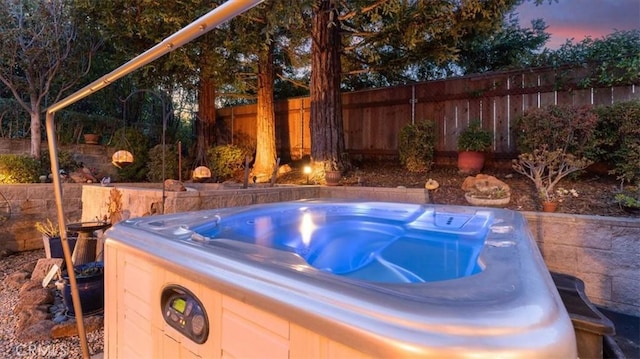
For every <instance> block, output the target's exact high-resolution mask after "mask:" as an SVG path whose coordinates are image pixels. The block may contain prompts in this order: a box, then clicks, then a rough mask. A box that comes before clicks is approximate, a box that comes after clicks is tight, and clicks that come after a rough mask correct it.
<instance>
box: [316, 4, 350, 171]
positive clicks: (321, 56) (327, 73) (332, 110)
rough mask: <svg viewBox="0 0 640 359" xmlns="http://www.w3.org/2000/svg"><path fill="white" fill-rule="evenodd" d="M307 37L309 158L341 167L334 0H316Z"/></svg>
mask: <svg viewBox="0 0 640 359" xmlns="http://www.w3.org/2000/svg"><path fill="white" fill-rule="evenodd" d="M311 39H312V44H311V81H310V93H311V96H310V97H311V158H312V160H313V161H314V162H315V163H316V165H318V163H322V164H323V165H324V169H325V170H342V169H344V166H345V163H343V162H342V158H341V154H342V153H343V152H344V133H343V128H342V100H341V97H340V73H341V71H342V69H341V66H340V48H341V43H340V26H339V24H338V11H337V10H336V8H335V4H334V0H316V2H315V6H314V16H313V24H312V30H311Z"/></svg>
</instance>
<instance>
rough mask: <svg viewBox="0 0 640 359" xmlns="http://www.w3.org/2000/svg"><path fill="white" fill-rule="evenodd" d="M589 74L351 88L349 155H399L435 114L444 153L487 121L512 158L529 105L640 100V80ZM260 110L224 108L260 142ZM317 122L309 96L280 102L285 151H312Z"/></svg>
mask: <svg viewBox="0 0 640 359" xmlns="http://www.w3.org/2000/svg"><path fill="white" fill-rule="evenodd" d="M585 74H586V72H585V70H583V69H534V70H525V71H520V72H517V71H511V72H505V73H497V74H484V75H478V76H469V77H461V78H454V79H447V80H438V81H430V82H424V83H416V84H412V85H407V86H398V87H391V88H379V89H372V90H368V91H357V92H351V93H344V94H343V95H342V103H343V111H342V116H343V127H344V138H345V146H346V149H347V151H348V152H350V153H360V154H363V155H365V156H376V154H382V155H385V154H397V145H398V134H399V132H400V130H401V129H402V127H403V126H405V125H406V124H408V123H411V122H412V121H420V120H424V119H428V120H434V121H435V122H436V131H437V139H436V151H437V152H442V153H446V152H452V151H456V139H457V136H458V133H459V132H460V130H461V128H464V127H466V126H467V125H468V123H469V121H470V120H473V119H481V120H482V123H483V127H484V128H486V129H489V130H491V131H492V132H493V136H494V143H493V150H494V152H495V155H496V156H506V157H509V156H513V155H514V154H515V153H516V152H517V146H516V143H515V138H514V133H513V131H512V128H513V125H514V123H515V121H516V119H517V118H518V117H519V116H521V115H522V114H523V113H524V112H525V111H526V110H527V109H529V108H535V107H542V106H547V105H553V104H561V105H562V104H573V105H581V104H592V102H593V104H595V105H609V104H611V103H612V102H613V103H615V102H620V101H628V100H632V99H640V93H639V91H638V87H637V85H635V86H634V85H630V86H619V87H614V88H599V89H582V88H579V84H580V81H581V79H582V76H584V75H585ZM412 101H413V103H412ZM255 109H256V106H255V105H246V106H236V107H234V108H232V109H230V108H224V109H219V110H217V117H218V122H219V124H220V126H221V127H224V128H227V129H228V131H231V133H232V134H233V137H234V138H239V137H242V136H245V137H247V138H253V139H255V134H256V128H255V127H256V126H255ZM309 121H310V99H309V98H308V97H305V98H297V99H290V100H287V101H278V102H277V103H276V136H277V141H276V142H277V144H278V151H279V153H284V154H290V156H291V157H292V158H293V159H297V158H300V157H302V156H304V155H308V154H310V149H311V136H310V131H309V128H310V126H309ZM228 137H231V136H228Z"/></svg>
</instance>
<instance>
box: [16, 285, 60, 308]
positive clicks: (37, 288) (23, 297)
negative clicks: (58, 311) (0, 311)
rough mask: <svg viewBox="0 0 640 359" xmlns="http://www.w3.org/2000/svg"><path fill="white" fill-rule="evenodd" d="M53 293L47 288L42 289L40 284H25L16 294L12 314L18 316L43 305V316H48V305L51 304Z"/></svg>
mask: <svg viewBox="0 0 640 359" xmlns="http://www.w3.org/2000/svg"><path fill="white" fill-rule="evenodd" d="M53 299H54V298H53V293H51V290H50V289H48V288H42V285H41V283H40V282H38V281H35V280H30V281H28V282H26V283H25V284H24V285H23V286H22V287H21V288H20V292H19V294H18V304H16V306H15V307H14V308H13V312H14V313H15V314H18V313H20V312H22V311H28V310H31V309H32V308H36V307H38V306H40V305H45V309H44V311H45V314H48V309H49V304H52V303H53Z"/></svg>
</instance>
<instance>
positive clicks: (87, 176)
mask: <svg viewBox="0 0 640 359" xmlns="http://www.w3.org/2000/svg"><path fill="white" fill-rule="evenodd" d="M69 178H71V180H72V181H73V182H76V183H98V179H97V178H95V177H94V176H93V175H92V174H91V171H90V170H89V169H88V168H86V167H82V168H80V169H78V170H76V171H74V172H71V173H70V174H69Z"/></svg>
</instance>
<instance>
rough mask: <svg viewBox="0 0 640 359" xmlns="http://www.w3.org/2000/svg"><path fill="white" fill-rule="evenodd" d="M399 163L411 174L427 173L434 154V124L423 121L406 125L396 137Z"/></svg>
mask: <svg viewBox="0 0 640 359" xmlns="http://www.w3.org/2000/svg"><path fill="white" fill-rule="evenodd" d="M398 137H399V138H398V155H399V157H400V163H402V165H403V166H405V167H406V168H407V170H409V171H411V172H427V171H429V170H431V167H432V166H433V157H434V152H435V150H434V149H435V141H436V134H435V123H434V122H433V121H430V120H423V121H419V122H416V123H415V124H408V125H406V126H404V127H403V128H402V129H401V130H400V134H399V136H398Z"/></svg>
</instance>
